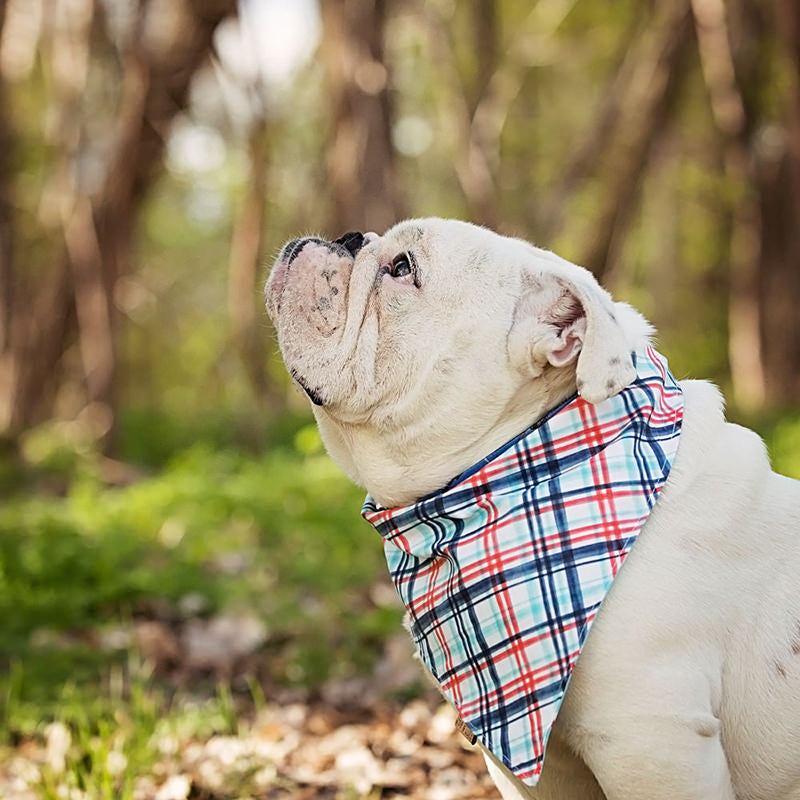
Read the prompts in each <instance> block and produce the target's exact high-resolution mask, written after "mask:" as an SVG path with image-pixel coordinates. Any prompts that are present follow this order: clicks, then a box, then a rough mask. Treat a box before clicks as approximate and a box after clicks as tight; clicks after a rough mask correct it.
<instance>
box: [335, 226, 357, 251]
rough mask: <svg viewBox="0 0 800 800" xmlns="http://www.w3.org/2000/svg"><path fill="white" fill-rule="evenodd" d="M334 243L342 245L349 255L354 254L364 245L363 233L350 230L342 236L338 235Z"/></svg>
mask: <svg viewBox="0 0 800 800" xmlns="http://www.w3.org/2000/svg"><path fill="white" fill-rule="evenodd" d="M334 244H340V245H342V247H344V248H345V249H346V250H347V251H348V252H349V253H350V255H351V256H355V254H356V253H357V252H358V251H359V250H360V249H361V248H362V247H363V246H364V234H363V233H361V232H359V231H350V232H349V233H346V234H345V235H344V236H340V237H339V238H338V239H337V240H336V241H335V242H334Z"/></svg>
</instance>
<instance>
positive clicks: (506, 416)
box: [315, 370, 575, 508]
mask: <svg viewBox="0 0 800 800" xmlns="http://www.w3.org/2000/svg"><path fill="white" fill-rule="evenodd" d="M557 372H558V374H554V375H553V376H552V378H551V380H548V381H547V382H545V385H544V386H543V385H542V383H543V382H541V381H537V382H526V383H525V384H523V385H521V386H519V387H518V388H517V390H516V391H514V392H513V393H512V394H511V396H510V397H508V398H507V399H506V400H505V401H504V402H501V403H498V405H497V408H496V409H494V410H493V413H492V411H491V410H490V412H489V414H487V415H484V416H483V417H482V419H480V420H471V421H470V420H459V421H458V423H463V424H456V425H453V424H452V422H453V421H452V420H450V421H449V423H450V424H442V421H441V420H437V419H429V420H419V421H417V422H416V423H415V425H414V426H412V428H409V426H398V427H397V428H395V429H390V430H386V429H385V428H382V429H380V430H379V429H378V428H377V427H375V426H373V425H371V424H368V423H367V424H362V425H350V424H342V423H340V422H337V421H336V419H335V418H333V417H332V416H330V415H329V414H327V413H325V412H324V411H321V410H317V409H315V416H316V417H317V422H318V424H319V429H320V433H321V435H322V439H323V441H324V443H325V446H326V448H327V450H328V452H329V454H330V455H331V458H333V460H334V461H335V462H336V463H337V464H338V465H339V467H340V468H341V469H342V470H343V471H344V472H345V473H346V474H347V475H348V477H349V478H350V479H351V480H353V481H354V482H355V483H357V484H359V485H360V486H363V487H364V488H365V489H366V490H367V491H368V492H369V493H370V494H371V495H372V497H373V498H374V499H375V500H376V501H377V502H378V503H380V505H382V506H384V507H385V508H393V507H396V506H402V505H406V504H408V503H411V502H413V501H415V500H417V499H418V498H420V497H424V496H426V495H428V494H431V493H433V492H435V491H437V490H438V489H441V488H442V487H444V486H446V485H447V484H448V483H449V482H450V481H451V480H452V479H453V478H454V477H456V476H457V475H459V474H461V473H462V472H463V471H465V470H467V469H469V467H471V466H472V465H473V464H476V463H477V462H479V461H480V460H481V459H482V458H485V457H486V456H487V455H489V454H490V453H492V452H494V451H495V450H497V449H498V448H499V447H501V446H502V445H503V444H505V443H506V442H508V441H510V440H511V439H512V438H514V437H515V436H516V435H517V434H519V433H521V432H522V431H524V430H525V429H526V428H528V427H530V426H531V425H533V424H534V423H535V422H536V421H537V420H539V419H541V418H542V417H543V416H544V415H545V414H546V413H547V412H548V411H550V410H551V409H552V408H555V407H556V406H557V405H559V404H560V403H561V402H563V401H564V400H566V399H567V398H568V397H569V396H570V395H572V394H573V393H574V392H575V375H574V370H563V371H562V370H558V371H557ZM554 373H555V371H554Z"/></svg>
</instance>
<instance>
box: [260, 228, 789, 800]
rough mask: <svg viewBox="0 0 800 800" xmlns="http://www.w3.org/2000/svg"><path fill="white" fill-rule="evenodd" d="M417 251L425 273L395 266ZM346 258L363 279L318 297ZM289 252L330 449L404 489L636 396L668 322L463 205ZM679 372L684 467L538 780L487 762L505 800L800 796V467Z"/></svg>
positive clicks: (278, 276) (299, 341)
mask: <svg viewBox="0 0 800 800" xmlns="http://www.w3.org/2000/svg"><path fill="white" fill-rule="evenodd" d="M406 250H410V251H411V252H412V253H414V255H415V257H416V259H417V260H418V262H419V267H420V270H419V271H420V275H419V278H420V281H419V283H420V285H419V287H417V286H414V285H413V284H411V283H409V282H408V281H406V282H404V283H401V282H399V281H396V280H394V279H393V278H392V277H391V276H390V275H389V274H387V273H386V272H385V271H382V270H384V268H385V267H386V266H387V265H388V264H390V263H391V260H392V259H393V258H394V257H395V256H396V255H397V253H398V252H403V251H406ZM303 253H305V251H303ZM332 259H333V260H336V259H338V261H337V263H339V264H340V266H341V267H342V271H343V272H347V273H348V275H347V286H346V287H344V286H343V287H342V288H343V290H344V291H342V292H337V293H336V294H335V295H334V296H331V297H330V298H329V300H334V299H335V298H340V300H339V301H338V302H333V303H331V302H327V303H319V302H315V300H316V299H317V298H318V293H319V280H318V279H317V278H316V277H315V276H318V274H319V273H320V270H324V269H325V268H326V265H329V262H331V260H332ZM350 261H352V260H350ZM280 262H281V259H279V262H278V264H277V266H276V270H275V271H274V273H273V278H272V279H271V282H270V284H269V285H268V292H267V294H268V305H269V307H270V310H271V313H272V315H273V318H274V319H275V322H276V326H277V329H278V336H279V342H280V344H281V348H282V351H283V353H284V357H285V359H286V361H287V365H288V366H289V368H290V369H295V370H297V371H298V373H299V374H301V375H302V377H303V379H304V380H305V381H306V382H308V381H309V380H312V381H313V382H314V384H315V387H319V388H320V389H321V392H322V395H323V397H324V400H325V402H324V405H322V406H315V407H314V412H315V415H316V417H317V421H318V423H319V427H320V431H321V433H322V436H323V439H324V441H325V444H326V446H327V448H328V450H329V452H330V453H331V455H332V457H333V458H334V459H335V460H336V461H337V462H338V463H339V464H340V465H341V466H342V468H343V469H344V470H345V471H346V472H347V473H348V474H349V475H350V476H351V477H352V478H353V479H354V480H356V481H358V482H359V483H361V484H362V485H363V486H365V487H366V488H367V489H368V490H369V491H370V492H371V493H372V494H373V496H374V497H375V498H376V499H377V500H378V501H379V502H381V503H383V504H384V505H387V506H388V505H398V504H403V503H407V502H409V501H411V500H413V499H414V498H416V497H418V496H421V495H424V494H426V493H428V492H431V491H434V490H435V489H437V488H439V487H441V486H442V485H444V484H445V483H446V482H447V481H448V480H449V479H450V478H451V477H453V476H454V475H456V474H458V473H459V472H461V471H462V470H464V469H465V468H467V467H469V466H470V465H471V464H473V463H475V462H476V461H478V460H479V459H480V458H482V457H483V456H484V455H486V454H487V453H489V452H491V451H492V450H493V449H495V448H496V447H497V446H499V445H500V444H502V443H503V442H505V441H507V440H508V439H510V438H511V437H512V436H513V435H515V434H516V433H518V432H519V431H521V430H523V429H524V428H525V427H527V426H528V425H530V424H531V423H532V422H533V421H535V420H536V419H537V418H539V417H540V416H541V415H542V414H543V413H545V412H546V411H547V410H549V409H550V408H551V407H553V406H554V405H556V404H557V403H558V402H559V401H560V400H562V399H563V398H565V397H567V396H568V395H569V394H570V393H572V392H574V391H575V389H576V386H577V388H578V390H579V391H580V392H581V394H582V395H583V396H584V397H585V398H586V399H587V400H589V401H590V402H598V401H600V400H602V399H604V398H605V397H607V396H609V395H610V394H613V393H615V392H617V391H619V389H621V388H622V387H623V386H625V385H627V383H628V382H630V380H632V377H633V374H632V370H631V367H630V361H629V358H627V356H628V354H629V352H630V350H631V349H632V348H634V347H635V346H637V345H638V344H641V343H642V342H643V341H644V340H646V338H647V337H648V336H649V334H650V333H651V329H650V327H649V325H648V324H647V323H646V322H645V321H644V320H643V318H642V317H641V316H640V315H639V314H638V313H637V312H635V311H634V310H633V309H631V308H630V307H629V306H626V305H625V304H623V303H614V302H613V301H612V300H611V298H610V297H609V296H608V294H607V293H606V292H605V291H604V290H602V289H601V288H600V287H599V286H598V285H597V283H596V282H595V281H594V278H593V277H592V276H591V275H590V274H589V273H588V272H586V271H585V270H583V269H581V268H580V267H576V266H574V265H572V264H569V263H568V262H565V261H563V260H562V259H560V258H558V257H557V256H555V255H553V254H551V253H547V252H546V251H543V250H539V249H538V248H535V247H532V246H531V245H529V244H527V243H525V242H522V241H520V240H516V239H508V238H505V237H500V236H498V235H496V234H493V233H491V232H489V231H486V230H485V229H480V228H476V227H474V226H470V225H467V224H466V223H461V222H455V221H445V220H411V221H409V222H406V223H401V224H400V225H398V226H395V228H393V229H391V230H390V231H388V232H387V233H386V234H385V235H384V236H382V237H374V238H373V239H372V240H371V241H370V242H369V244H368V245H367V247H365V248H364V249H363V250H362V251H361V252H360V253H358V255H357V257H356V258H355V261H354V262H353V263H352V264H349V263H348V260H347V259H342V258H341V257H340V256H335V257H334V255H332V254H330V253H328V251H326V249H325V248H324V247H316V248H309V250H308V253H307V255H305V256H304V255H303V254H301V256H300V257H298V258H297V259H296V263H295V264H294V265H293V267H292V270H291V271H289V273H288V274H287V273H286V271H285V269H284V268H283V267H282V266H281V263H280ZM279 301H280V302H279ZM279 305H280V310H278V306H279ZM317 306H319V307H321V308H320V309H318V311H313V309H314V308H316V307H317ZM301 308H302V309H303V311H302V312H301V311H300V309H301ZM308 309H312V311H311V312H310V313H309V312H308ZM323 312H324V314H325V315H326V316H325V319H324V320H323V321H320V319H319V315H320V314H322V313H323ZM332 328H333V329H334V333H331V332H330V331H331V329H332ZM682 386H683V389H684V393H685V400H686V416H685V421H684V428H683V433H682V436H681V442H680V447H679V451H678V455H677V458H676V461H675V464H674V466H673V469H672V472H671V474H670V477H669V480H668V481H667V484H666V486H665V488H664V490H663V492H662V496H661V498H660V499H659V502H658V504H657V505H656V508H655V510H654V511H653V513H652V514H651V516H650V518H649V519H648V522H647V523H646V525H645V527H644V529H643V530H642V532H641V534H640V536H639V539H638V540H637V543H636V547H635V548H634V549H633V551H632V552H631V554H630V555H629V557H628V559H627V561H626V563H625V566H624V569H622V570H621V572H620V574H619V576H618V577H617V579H616V581H615V583H614V586H613V587H612V590H611V592H610V594H609V595H608V597H607V599H606V601H605V603H604V604H603V606H602V608H601V610H600V612H599V614H598V616H597V618H596V620H595V622H594V626H593V628H592V632H591V635H590V637H589V639H588V641H587V643H586V645H585V647H584V651H583V653H582V654H581V656H580V658H579V660H578V663H577V665H576V668H575V671H574V674H573V677H572V680H571V682H570V685H569V689H568V691H567V694H566V697H565V701H564V705H563V706H562V709H561V712H560V714H559V717H558V719H557V721H556V724H555V727H554V729H553V733H552V736H551V740H550V743H549V745H548V751H547V757H546V759H545V765H544V770H543V773H542V778H541V781H540V783H539V785H538V786H537V787H536V788H535V789H529V788H526V787H525V786H523V785H522V784H521V783H519V781H517V780H516V779H514V778H513V777H512V776H510V775H509V774H508V772H507V771H506V770H505V768H503V767H502V766H500V765H499V764H497V762H495V761H494V760H493V759H492V758H491V757H490V756H488V755H487V757H486V758H487V765H488V767H489V770H490V772H491V774H492V777H493V778H494V780H495V782H496V783H497V785H498V788H499V789H500V791H501V793H502V795H503V797H504V798H505V800H510V798H537V800H593V798H603V797H606V798H609V800H623V799H624V800H637V799H639V800H661V798H664V800H667V798H669V800H684V799H685V800H689V799H690V798H691V799H692V800H734V798H739V800H800V591H798V576H799V575H800V483H798V482H796V481H791V480H789V479H787V478H784V477H782V476H778V475H776V474H775V473H773V472H772V471H771V470H770V467H769V462H768V460H767V457H766V454H765V452H764V447H763V444H762V442H761V440H760V439H759V438H758V437H757V436H756V435H755V434H753V433H752V432H750V431H747V430H745V429H743V428H740V427H738V426H736V425H732V424H730V423H727V422H726V421H725V419H724V416H723V412H722V401H721V398H720V395H719V393H718V392H717V390H716V389H715V388H714V387H712V386H710V385H709V384H705V383H702V382H694V381H687V382H684V383H683V384H682Z"/></svg>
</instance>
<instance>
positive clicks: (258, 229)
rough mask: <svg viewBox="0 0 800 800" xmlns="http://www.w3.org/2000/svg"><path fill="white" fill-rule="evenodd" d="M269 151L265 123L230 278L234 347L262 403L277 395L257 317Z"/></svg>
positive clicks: (255, 140)
mask: <svg viewBox="0 0 800 800" xmlns="http://www.w3.org/2000/svg"><path fill="white" fill-rule="evenodd" d="M269 150H270V138H269V130H268V123H267V122H266V121H264V120H261V121H259V122H258V123H256V124H255V126H254V129H253V131H252V132H251V133H250V137H249V141H248V153H249V155H250V170H249V177H248V181H247V187H246V189H245V192H244V197H242V199H241V202H240V208H239V212H238V214H237V217H236V221H235V222H234V228H233V237H232V239H231V252H230V265H229V273H228V318H229V320H230V324H231V335H232V339H233V344H234V347H235V348H236V351H237V352H238V354H239V358H240V359H241V361H242V364H243V365H244V368H245V371H246V373H247V376H248V378H249V381H250V386H251V387H252V389H253V393H254V394H255V396H256V398H257V399H258V400H262V401H263V400H265V399H266V398H267V395H268V394H271V391H270V386H269V383H268V381H267V376H266V371H265V369H264V367H265V364H266V356H265V354H264V348H263V346H262V342H261V337H260V335H259V334H260V332H261V328H260V324H259V323H260V320H261V314H260V313H257V312H260V310H261V302H260V298H261V292H260V291H259V290H258V289H259V287H258V286H257V284H258V283H260V279H261V272H262V270H261V247H262V244H263V240H264V214H265V212H266V208H267V171H268V170H267V164H268V159H269ZM257 298H259V302H258V304H257V303H256V299H257ZM275 399H277V398H275Z"/></svg>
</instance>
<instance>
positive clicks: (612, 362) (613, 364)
mask: <svg viewBox="0 0 800 800" xmlns="http://www.w3.org/2000/svg"><path fill="white" fill-rule="evenodd" d="M608 364H609V366H611V367H616V366H617V364H619V356H612V357H611V359H610V360H609V362H608Z"/></svg>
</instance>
